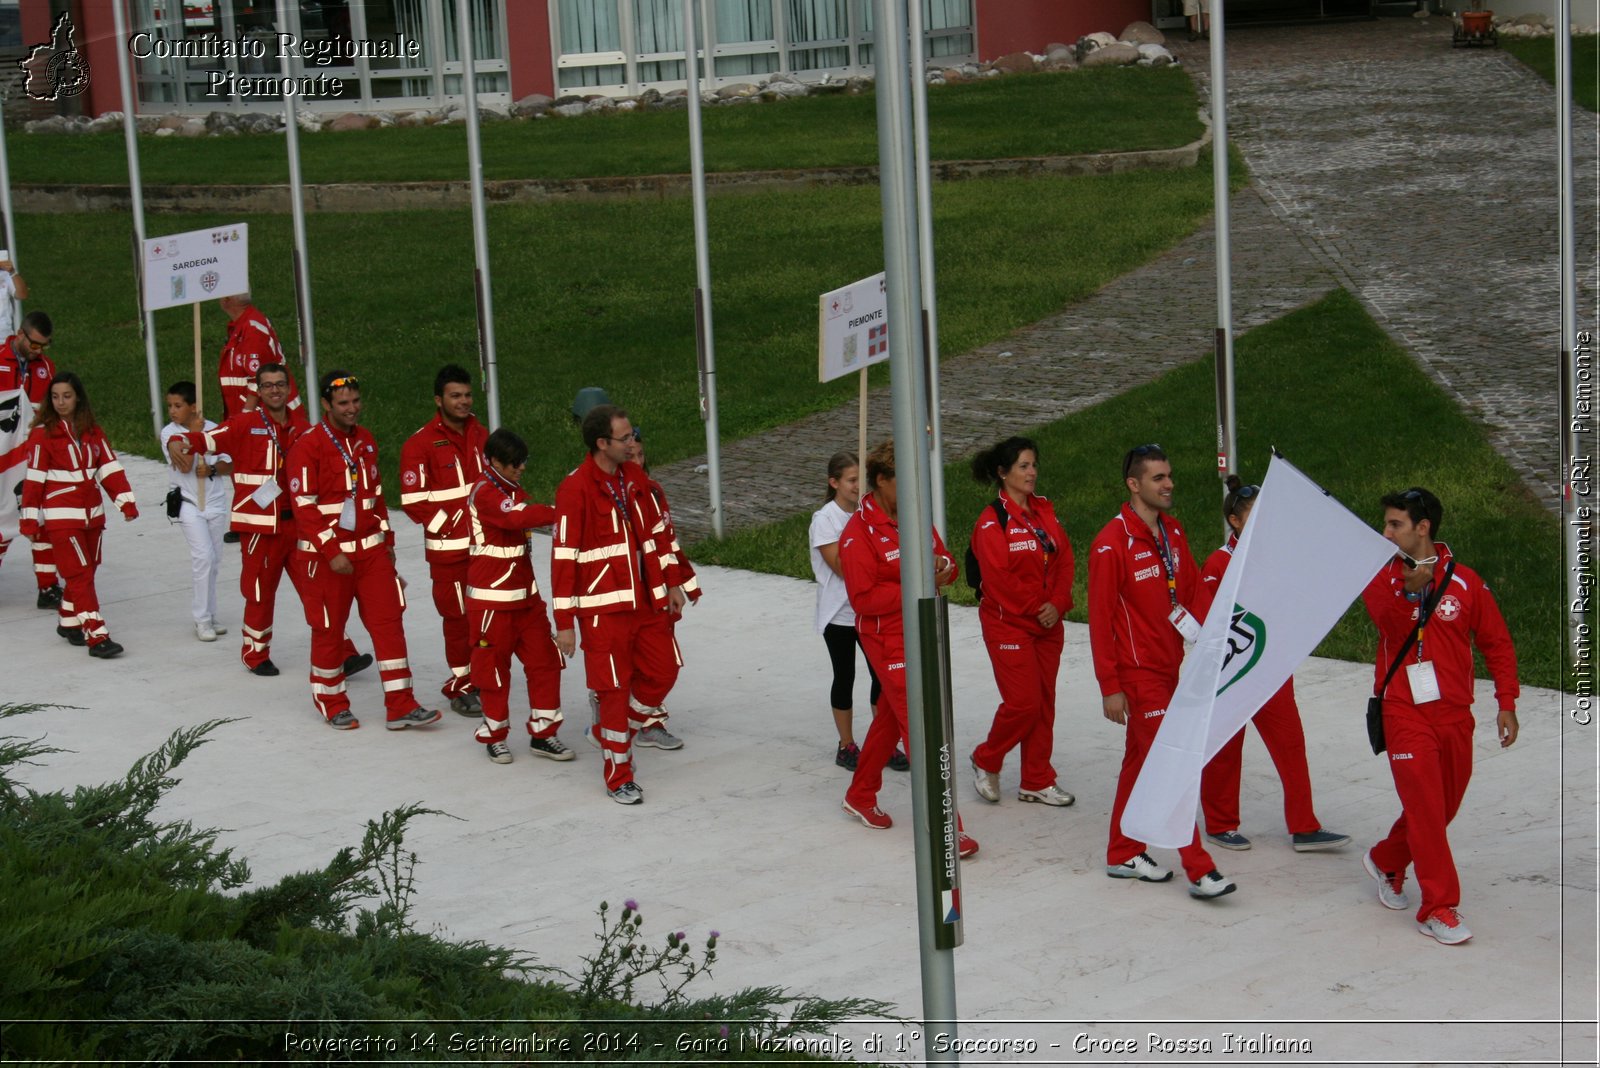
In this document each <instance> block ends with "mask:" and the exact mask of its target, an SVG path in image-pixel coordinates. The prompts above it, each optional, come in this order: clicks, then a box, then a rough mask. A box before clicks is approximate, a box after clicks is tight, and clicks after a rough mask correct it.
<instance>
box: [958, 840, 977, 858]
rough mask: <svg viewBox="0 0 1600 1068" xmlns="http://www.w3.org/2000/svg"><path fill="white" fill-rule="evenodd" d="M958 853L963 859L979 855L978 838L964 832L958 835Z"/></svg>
mask: <svg viewBox="0 0 1600 1068" xmlns="http://www.w3.org/2000/svg"><path fill="white" fill-rule="evenodd" d="M956 855H958V856H959V857H960V858H961V859H962V860H966V859H967V858H968V857H975V856H977V855H978V840H977V839H976V838H970V837H968V836H967V835H964V834H958V835H956Z"/></svg>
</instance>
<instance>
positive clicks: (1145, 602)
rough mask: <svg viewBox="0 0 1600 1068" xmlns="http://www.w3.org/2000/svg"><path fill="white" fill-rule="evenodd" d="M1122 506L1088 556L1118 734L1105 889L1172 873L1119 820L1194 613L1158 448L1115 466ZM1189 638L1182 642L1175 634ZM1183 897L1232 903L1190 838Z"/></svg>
mask: <svg viewBox="0 0 1600 1068" xmlns="http://www.w3.org/2000/svg"><path fill="white" fill-rule="evenodd" d="M1122 479H1123V483H1124V484H1125V485H1126V486H1127V487H1128V503H1127V504H1124V505H1123V506H1122V511H1121V512H1120V513H1119V514H1118V515H1117V516H1116V518H1114V519H1112V520H1111V522H1109V523H1107V524H1106V525H1105V526H1104V527H1103V528H1102V529H1101V531H1100V533H1099V535H1097V536H1096V537H1095V540H1094V545H1093V546H1092V547H1091V548H1090V550H1089V648H1090V651H1091V652H1092V654H1093V657H1094V674H1095V679H1096V680H1097V681H1098V682H1099V684H1100V694H1101V710H1102V712H1103V713H1104V714H1105V717H1106V719H1108V720H1110V721H1111V722H1112V723H1115V724H1118V725H1119V726H1126V728H1127V740H1126V742H1125V747H1124V749H1123V751H1122V772H1121V774H1120V775H1119V776H1118V777H1117V796H1116V801H1115V802H1114V803H1113V804H1112V806H1111V840H1110V843H1109V844H1108V845H1107V846H1106V874H1107V875H1109V876H1111V877H1112V878H1113V879H1139V880H1142V881H1144V882H1147V883H1164V882H1166V881H1167V880H1168V879H1170V878H1172V872H1171V871H1169V870H1168V869H1166V868H1163V867H1161V866H1160V865H1159V864H1157V863H1156V862H1155V861H1154V860H1153V859H1151V857H1150V855H1149V854H1148V853H1147V852H1145V845H1144V843H1143V842H1140V841H1137V840H1135V839H1133V838H1129V837H1128V836H1127V835H1126V834H1124V833H1123V831H1122V810H1123V807H1124V806H1125V805H1127V803H1128V795H1129V794H1130V793H1132V792H1133V784H1134V782H1135V780H1137V779H1138V777H1139V769H1140V768H1142V767H1143V766H1144V758H1145V754H1146V753H1148V752H1149V751H1150V745H1151V743H1152V742H1154V741H1155V737H1156V732H1157V731H1158V730H1160V728H1161V717H1162V716H1164V715H1166V713H1167V702H1168V701H1169V700H1170V699H1171V698H1172V694H1173V692H1174V691H1176V690H1177V688H1178V670H1179V668H1180V667H1181V666H1182V664H1183V643H1184V639H1185V638H1186V637H1190V638H1192V637H1193V636H1194V635H1195V634H1197V633H1198V632H1199V626H1198V624H1197V623H1196V621H1195V620H1194V619H1193V618H1192V617H1190V616H1189V615H1188V614H1187V608H1186V606H1187V605H1190V604H1193V603H1195V599H1196V596H1197V587H1198V585H1199V578H1200V569H1199V568H1198V567H1196V566H1195V562H1194V556H1193V555H1192V554H1191V553H1190V551H1189V540H1188V538H1186V537H1185V536H1184V533H1183V527H1181V526H1180V525H1179V524H1178V522H1177V520H1175V519H1173V518H1171V516H1170V515H1168V513H1169V512H1171V511H1172V491H1173V483H1172V465H1171V464H1169V463H1168V462H1167V454H1166V453H1165V452H1163V451H1162V450H1161V446H1159V445H1140V446H1138V447H1137V448H1134V449H1131V450H1129V452H1128V454H1127V455H1126V456H1124V457H1123V460H1122ZM1180 627H1184V628H1186V629H1188V633H1184V632H1181V631H1180V629H1179V628H1180ZM1178 854H1179V856H1180V857H1181V858H1182V859H1183V869H1184V873H1185V874H1186V875H1188V877H1189V893H1190V895H1191V896H1193V897H1198V898H1215V897H1221V896H1222V895H1223V894H1231V893H1233V891H1234V889H1235V887H1234V884H1233V883H1232V881H1231V880H1229V879H1226V878H1224V877H1223V875H1222V873H1221V872H1219V871H1217V867H1216V865H1215V864H1213V863H1212V862H1211V856H1210V854H1208V853H1207V852H1206V851H1205V849H1204V847H1202V846H1201V845H1200V833H1199V830H1198V828H1197V829H1196V831H1195V835H1194V837H1193V838H1192V839H1191V840H1190V842H1189V844H1188V845H1186V846H1184V847H1183V848H1182V849H1180V850H1179V851H1178Z"/></svg>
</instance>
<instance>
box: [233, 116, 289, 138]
mask: <svg viewBox="0 0 1600 1068" xmlns="http://www.w3.org/2000/svg"><path fill="white" fill-rule="evenodd" d="M234 125H235V126H237V127H238V128H239V132H240V133H273V132H275V131H276V130H277V129H278V127H280V126H282V125H283V116H282V115H272V114H269V113H267V112H265V111H247V112H245V113H244V114H242V115H237V116H235V117H234Z"/></svg>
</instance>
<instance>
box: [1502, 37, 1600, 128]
mask: <svg viewBox="0 0 1600 1068" xmlns="http://www.w3.org/2000/svg"><path fill="white" fill-rule="evenodd" d="M1500 47H1501V48H1503V49H1504V50H1505V51H1507V52H1510V53H1511V54H1512V55H1514V56H1516V57H1517V58H1518V59H1520V60H1521V61H1522V62H1523V63H1526V64H1527V65H1528V66H1529V67H1532V68H1533V70H1534V72H1535V73H1537V74H1538V75H1539V77H1541V78H1543V79H1544V80H1545V81H1547V82H1549V83H1550V84H1551V85H1554V84H1555V83H1556V42H1555V38H1554V37H1501V38H1500ZM1572 102H1573V103H1574V104H1577V105H1578V106H1579V107H1585V108H1588V109H1589V110H1590V111H1600V36H1596V35H1594V34H1588V35H1586V36H1583V37H1574V38H1573V39H1572Z"/></svg>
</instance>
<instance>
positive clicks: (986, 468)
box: [972, 435, 1039, 490]
mask: <svg viewBox="0 0 1600 1068" xmlns="http://www.w3.org/2000/svg"><path fill="white" fill-rule="evenodd" d="M1024 452H1031V453H1033V458H1034V459H1035V460H1037V459H1038V458H1039V446H1038V445H1037V444H1036V443H1035V442H1034V440H1033V439H1032V438H1023V437H1016V436H1015V435H1013V436H1012V437H1009V438H1006V439H1005V440H1004V441H1001V442H996V443H995V444H994V445H992V446H990V447H989V448H987V449H984V450H983V451H982V452H980V453H978V455H976V456H974V457H973V458H972V477H973V480H974V481H976V482H978V483H980V484H981V485H985V486H993V487H994V488H995V489H997V490H998V489H999V488H1000V487H1001V485H1003V484H1004V481H1005V475H1004V472H1006V471H1009V470H1011V466H1012V465H1013V464H1015V463H1016V462H1017V460H1018V459H1019V458H1020V457H1021V456H1022V454H1023V453H1024Z"/></svg>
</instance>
